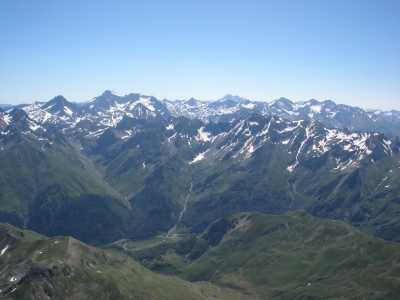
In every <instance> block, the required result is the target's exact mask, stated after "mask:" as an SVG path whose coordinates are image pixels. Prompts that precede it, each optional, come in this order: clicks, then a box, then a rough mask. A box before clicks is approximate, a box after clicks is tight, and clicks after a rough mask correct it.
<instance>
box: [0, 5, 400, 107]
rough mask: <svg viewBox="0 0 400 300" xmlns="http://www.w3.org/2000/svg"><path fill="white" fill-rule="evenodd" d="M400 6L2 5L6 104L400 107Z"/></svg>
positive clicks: (2, 96)
mask: <svg viewBox="0 0 400 300" xmlns="http://www.w3.org/2000/svg"><path fill="white" fill-rule="evenodd" d="M399 15H400V2H399V1H397V0H380V1H377V0H376V1H371V0H365V1H358V0H353V1H341V0H339V1H329V0H326V1H316V0H304V1H295V0H283V1H274V0H271V1H258V0H257V1H236V0H220V1H217V2H216V1H209V0H202V1H197V0H193V1H184V0H170V1H155V0H147V1H124V0H118V1H105V0H102V1H92V0H85V1H77V0H69V1H61V0H60V1H49V0H34V1H29V2H26V1H20V0H16V1H7V0H0V34H1V36H2V47H0V63H1V68H0V103H10V104H20V103H32V102H34V101H49V100H50V99H52V98H54V97H55V96H56V95H63V96H64V97H65V98H66V99H67V100H69V101H71V102H83V101H87V100H90V99H92V98H93V97H95V96H97V95H99V94H101V93H102V92H103V91H104V90H106V89H110V90H113V91H115V92H117V93H119V94H121V95H124V94H128V93H141V94H146V95H153V96H155V97H156V98H158V99H159V100H161V99H163V98H167V99H169V100H175V99H186V100H187V99H190V98H191V97H194V98H196V99H200V100H211V99H212V100H216V99H219V98H221V97H223V96H224V95H225V94H227V93H229V94H232V95H239V96H241V97H244V98H247V99H249V100H252V101H267V102H270V101H272V100H274V99H278V98H280V97H285V98H288V99H290V100H292V101H293V102H297V101H299V100H309V99H312V98H315V99H317V100H319V101H324V100H327V99H330V100H333V101H334V102H335V103H338V104H339V103H342V104H347V105H352V106H359V107H361V108H365V109H366V108H376V109H383V110H390V109H397V110H400V84H399V82H400V56H399V55H398V53H400V39H399V38H398V29H399V28H400V18H399V17H398V16H399Z"/></svg>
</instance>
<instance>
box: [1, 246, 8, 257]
mask: <svg viewBox="0 0 400 300" xmlns="http://www.w3.org/2000/svg"><path fill="white" fill-rule="evenodd" d="M8 247H10V245H7V246H6V247H5V248H4V249H3V250H1V252H0V256H3V254H4V253H5V252H6V251H7V249H8Z"/></svg>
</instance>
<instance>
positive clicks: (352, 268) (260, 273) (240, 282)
mask: <svg viewBox="0 0 400 300" xmlns="http://www.w3.org/2000/svg"><path fill="white" fill-rule="evenodd" d="M181 243H182V242H181ZM158 247H160V248H161V245H160V246H158ZM165 248H166V250H165V251H166V253H164V254H162V255H160V253H157V251H155V250H156V248H154V249H153V252H154V253H157V256H156V257H155V258H154V259H153V262H152V268H153V269H155V270H158V271H159V272H161V273H164V274H174V275H179V276H180V277H181V278H184V279H186V280H189V281H199V280H205V281H210V282H213V283H215V284H217V285H220V286H225V287H230V288H232V289H235V290H237V291H240V292H241V293H243V294H246V295H253V296H255V297H260V298H262V299H321V298H324V299H325V298H333V299H336V298H341V299H361V298H362V299H398V298H399V297H400V292H399V291H400V272H399V270H400V245H399V244H397V243H393V242H388V241H384V240H381V239H378V238H374V237H370V236H368V235H365V234H363V233H362V232H360V231H358V230H357V229H355V228H353V227H351V226H349V225H347V224H345V223H343V222H341V221H334V220H326V219H318V218H314V217H311V216H310V215H308V214H307V213H305V212H304V211H300V212H289V213H286V214H284V215H280V216H271V215H264V214H260V213H240V214H238V215H235V216H233V217H231V218H229V219H219V220H218V221H216V222H214V223H213V224H212V225H210V226H209V227H208V228H207V229H206V231H205V232H204V233H203V234H201V235H200V236H198V237H197V238H195V241H194V243H193V244H192V245H191V246H190V248H191V249H189V250H188V251H186V254H184V253H182V252H180V253H178V251H177V250H176V247H165ZM148 250H149V249H147V251H148ZM144 251H145V250H143V251H136V252H133V254H132V255H134V256H137V257H140V255H143V254H144ZM140 252H141V253H140Z"/></svg>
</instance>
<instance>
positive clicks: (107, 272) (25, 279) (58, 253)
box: [0, 224, 240, 299]
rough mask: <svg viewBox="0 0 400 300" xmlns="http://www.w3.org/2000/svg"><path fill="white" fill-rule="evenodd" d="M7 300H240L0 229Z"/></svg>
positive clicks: (78, 247)
mask: <svg viewBox="0 0 400 300" xmlns="http://www.w3.org/2000/svg"><path fill="white" fill-rule="evenodd" d="M0 249H1V252H0V272H1V273H0V290H1V292H0V293H1V295H2V296H3V297H4V298H5V299H49V298H50V299H204V298H207V297H209V298H211V299H213V298H215V299H240V298H239V297H238V294H237V293H235V292H233V291H230V290H227V289H219V288H218V287H216V286H214V285H212V284H210V283H199V284H190V283H188V282H185V281H183V280H181V279H178V278H172V277H165V276H163V275H157V274H154V273H152V272H151V271H149V270H147V269H145V268H144V267H142V266H141V265H140V264H138V263H137V262H135V261H134V260H132V259H131V258H129V257H127V256H126V255H123V254H120V253H117V252H113V251H106V250H101V249H98V248H94V247H91V246H88V245H86V244H84V243H81V242H79V241H78V240H75V239H73V238H71V237H55V238H51V239H49V238H46V237H44V236H40V235H38V234H35V233H33V232H29V231H22V230H18V229H16V228H13V227H11V226H9V225H4V224H1V225H0Z"/></svg>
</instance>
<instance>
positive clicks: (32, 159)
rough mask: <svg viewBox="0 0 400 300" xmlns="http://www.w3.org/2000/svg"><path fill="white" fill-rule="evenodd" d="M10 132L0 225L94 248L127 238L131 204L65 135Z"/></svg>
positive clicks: (0, 157) (3, 156)
mask: <svg viewBox="0 0 400 300" xmlns="http://www.w3.org/2000/svg"><path fill="white" fill-rule="evenodd" d="M12 130H14V131H12ZM41 130H42V129H41ZM10 132H13V133H12V134H11V133H10V134H9V135H7V136H5V137H4V139H3V140H2V151H0V221H3V222H8V223H11V224H13V225H16V226H18V227H20V228H28V229H32V230H35V231H37V232H40V233H42V234H45V235H72V236H74V237H75V238H79V239H82V240H84V241H85V242H89V243H91V244H99V243H106V242H111V241H114V240H115V238H119V237H123V236H124V234H125V227H124V225H123V222H124V220H125V219H124V218H125V217H124V216H125V215H126V214H127V212H128V211H129V204H128V202H127V201H126V200H125V199H124V198H122V197H121V196H119V195H118V194H117V193H116V192H115V191H114V190H113V189H111V188H110V187H109V186H108V185H107V184H106V183H104V182H103V181H102V180H101V178H100V176H99V175H98V174H97V173H96V171H95V170H94V168H93V167H92V165H91V164H90V162H89V160H88V159H86V158H84V157H83V156H81V155H80V154H79V152H78V151H79V150H78V149H76V148H75V147H74V145H73V144H72V143H71V142H70V141H69V140H68V139H67V138H65V136H64V135H63V134H61V133H60V132H58V131H57V130H55V129H54V128H52V127H48V128H47V130H46V131H44V130H42V131H40V130H38V131H36V132H35V133H27V134H25V133H22V132H21V131H19V129H18V128H11V129H10Z"/></svg>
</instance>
